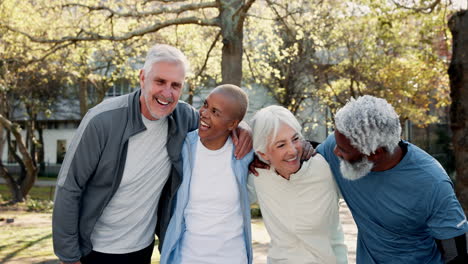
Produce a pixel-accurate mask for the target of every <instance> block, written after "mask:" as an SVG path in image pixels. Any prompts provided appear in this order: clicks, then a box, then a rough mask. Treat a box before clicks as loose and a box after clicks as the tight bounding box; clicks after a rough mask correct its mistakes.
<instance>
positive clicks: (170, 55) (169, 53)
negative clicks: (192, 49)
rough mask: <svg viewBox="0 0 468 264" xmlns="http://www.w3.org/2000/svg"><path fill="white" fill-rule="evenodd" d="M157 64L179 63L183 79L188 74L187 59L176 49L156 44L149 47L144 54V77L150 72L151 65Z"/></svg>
mask: <svg viewBox="0 0 468 264" xmlns="http://www.w3.org/2000/svg"><path fill="white" fill-rule="evenodd" d="M158 62H172V63H179V64H180V65H182V68H183V69H184V77H186V76H187V75H188V74H189V71H190V65H189V62H188V60H187V57H185V55H184V53H182V51H180V50H179V49H178V48H176V47H173V46H170V45H166V44H156V45H154V46H153V47H151V48H150V50H149V51H148V54H146V59H145V64H144V65H143V70H144V71H145V76H147V75H148V73H149V72H150V71H151V68H152V67H153V65H154V64H155V63H158Z"/></svg>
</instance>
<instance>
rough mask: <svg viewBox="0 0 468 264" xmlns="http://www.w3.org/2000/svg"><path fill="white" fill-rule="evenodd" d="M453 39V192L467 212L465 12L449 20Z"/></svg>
mask: <svg viewBox="0 0 468 264" xmlns="http://www.w3.org/2000/svg"><path fill="white" fill-rule="evenodd" d="M448 25H449V28H450V31H451V32H452V35H453V52H452V61H451V63H450V67H449V70H448V74H449V76H450V97H451V98H452V105H451V107H450V122H451V128H452V133H453V137H452V142H453V148H454V154H455V166H456V172H457V174H456V179H455V189H456V193H457V196H458V200H459V201H460V203H461V205H462V206H463V208H464V210H465V212H468V136H467V135H468V34H467V32H468V11H467V10H463V11H460V12H457V13H455V14H454V15H453V16H452V17H451V18H450V20H449V24H448Z"/></svg>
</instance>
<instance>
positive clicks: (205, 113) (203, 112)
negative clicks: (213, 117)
mask: <svg viewBox="0 0 468 264" xmlns="http://www.w3.org/2000/svg"><path fill="white" fill-rule="evenodd" d="M198 112H199V113H200V116H202V117H207V116H208V108H206V107H205V106H203V105H202V107H200V110H198Z"/></svg>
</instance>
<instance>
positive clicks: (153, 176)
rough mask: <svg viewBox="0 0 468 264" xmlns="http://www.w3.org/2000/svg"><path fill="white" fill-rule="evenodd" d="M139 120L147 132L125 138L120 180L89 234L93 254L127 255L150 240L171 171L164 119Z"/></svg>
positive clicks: (166, 128) (152, 236)
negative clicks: (123, 161) (96, 252)
mask: <svg viewBox="0 0 468 264" xmlns="http://www.w3.org/2000/svg"><path fill="white" fill-rule="evenodd" d="M142 119H143V123H144V124H145V126H146V128H147V129H146V131H143V132H141V133H138V134H136V135H135V136H133V137H131V138H130V139H129V141H128V150H127V158H126V161H125V169H124V173H123V176H122V181H121V183H120V186H119V188H118V189H117V191H116V193H115V194H114V196H113V197H112V199H111V201H110V202H109V204H108V205H107V207H106V208H105V209H104V212H103V213H102V215H101V217H99V219H98V221H97V223H96V226H95V227H94V230H93V233H92V234H91V242H92V244H93V250H95V251H98V252H103V253H112V254H124V253H131V252H135V251H138V250H140V249H143V248H145V247H147V246H149V245H150V244H151V242H152V241H153V239H154V230H155V227H156V222H157V214H156V212H157V205H158V203H159V198H160V196H161V191H162V189H163V187H164V184H165V183H166V181H167V179H168V177H169V172H170V169H171V162H170V160H169V155H168V153H167V149H166V143H167V130H168V125H167V119H166V118H164V119H160V120H156V121H151V120H148V119H146V118H145V117H144V116H143V115H142ZM96 177H99V175H96Z"/></svg>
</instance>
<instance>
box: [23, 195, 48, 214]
mask: <svg viewBox="0 0 468 264" xmlns="http://www.w3.org/2000/svg"><path fill="white" fill-rule="evenodd" d="M25 206H26V210H27V211H29V212H43V213H51V212H52V209H53V208H54V202H53V201H51V200H35V199H32V198H31V197H28V198H27V199H26V202H25Z"/></svg>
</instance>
